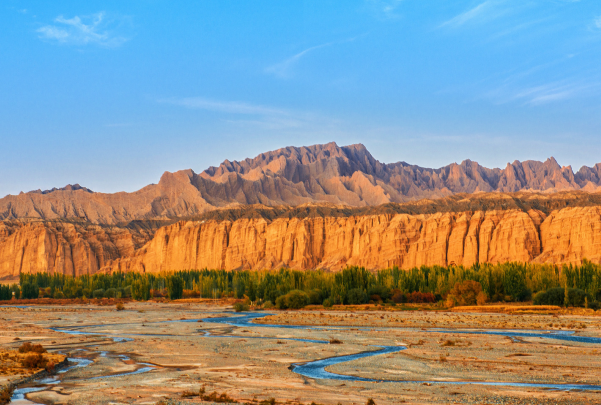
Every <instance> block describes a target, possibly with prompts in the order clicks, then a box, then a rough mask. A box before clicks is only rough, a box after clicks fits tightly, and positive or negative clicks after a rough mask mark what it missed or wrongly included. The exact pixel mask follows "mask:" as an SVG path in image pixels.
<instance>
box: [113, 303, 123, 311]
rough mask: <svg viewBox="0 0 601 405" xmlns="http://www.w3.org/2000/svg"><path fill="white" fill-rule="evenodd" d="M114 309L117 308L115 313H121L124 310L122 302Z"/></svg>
mask: <svg viewBox="0 0 601 405" xmlns="http://www.w3.org/2000/svg"><path fill="white" fill-rule="evenodd" d="M115 307H116V308H117V311H123V310H124V309H125V306H124V305H123V303H122V302H118V303H117V305H116V306H115Z"/></svg>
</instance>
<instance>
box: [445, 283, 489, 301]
mask: <svg viewBox="0 0 601 405" xmlns="http://www.w3.org/2000/svg"><path fill="white" fill-rule="evenodd" d="M481 292H482V286H481V285H480V283H479V282H477V281H473V280H465V281H463V283H455V286H454V287H453V288H452V289H451V291H449V295H447V305H448V306H451V307H452V306H455V305H459V306H465V305H476V304H477V298H478V295H479V294H480V293H481Z"/></svg>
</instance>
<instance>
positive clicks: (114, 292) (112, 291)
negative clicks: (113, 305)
mask: <svg viewBox="0 0 601 405" xmlns="http://www.w3.org/2000/svg"><path fill="white" fill-rule="evenodd" d="M116 296H117V290H116V289H114V288H109V289H107V290H106V291H105V292H104V297H105V298H115V297H116Z"/></svg>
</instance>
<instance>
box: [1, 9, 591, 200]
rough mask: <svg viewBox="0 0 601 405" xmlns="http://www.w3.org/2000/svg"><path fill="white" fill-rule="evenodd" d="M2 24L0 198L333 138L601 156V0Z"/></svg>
mask: <svg viewBox="0 0 601 405" xmlns="http://www.w3.org/2000/svg"><path fill="white" fill-rule="evenodd" d="M0 25H1V26H2V29H1V30H0V51H1V52H2V57H1V58H0V195H6V194H9V193H10V194H17V193H18V192H20V191H29V190H34V189H38V188H41V189H48V188H52V187H61V186H64V185H65V184H68V183H80V184H82V185H84V186H87V187H89V188H91V189H93V190H95V191H104V192H115V191H133V190H136V189H138V188H140V187H142V186H144V185H146V184H149V183H156V182H158V179H159V178H160V175H161V174H162V173H163V172H164V171H165V170H169V171H175V170H180V169H187V168H192V169H194V170H195V171H197V172H199V171H202V170H204V169H205V168H207V167H208V166H210V165H217V164H219V163H220V162H221V161H223V160H225V159H230V160H233V159H238V160H239V159H243V158H246V157H253V156H255V155H257V154H259V153H261V152H264V151H267V150H272V149H276V148H279V147H283V146H288V145H295V146H302V145H310V144H315V143H325V142H329V141H336V142H337V143H338V144H339V145H346V144H351V143H363V144H365V145H366V146H367V148H368V149H369V150H370V151H371V152H372V154H373V155H374V156H375V157H376V158H377V159H378V160H380V161H382V162H387V163H388V162H396V161H401V160H402V161H406V162H409V163H413V164H418V165H421V166H426V167H440V166H443V165H446V164H449V163H452V162H461V161H462V160H464V159H467V158H469V159H472V160H476V161H478V162H480V163H481V164H483V165H486V166H488V167H504V166H505V164H506V163H507V162H510V161H513V160H516V159H517V160H527V159H537V160H544V159H546V158H547V157H549V156H555V157H556V159H557V160H558V162H559V163H560V164H561V165H572V166H573V167H574V169H576V170H577V169H578V168H579V167H580V166H582V165H589V166H590V165H593V164H594V163H597V162H601V136H600V135H601V133H600V132H601V131H600V130H601V69H600V66H601V2H600V1H598V0H580V1H577V0H573V1H570V0H538V1H536V0H533V1H529V0H487V1H482V0H479V1H472V0H457V1H453V0H429V1H423V0H355V1H351V0H348V1H327V0H313V1H301V0H299V1H276V0H274V1H268V0H262V1H255V0H252V1H250V0H249V1H243V0H237V1H229V0H214V1H180V2H174V1H166V0H130V1H122V0H121V1H110V0H109V1H102V2H98V1H93V0H90V1H86V2H82V1H52V2H49V1H39V0H38V1H27V0H3V1H2V2H1V3H0Z"/></svg>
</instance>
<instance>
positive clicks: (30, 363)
mask: <svg viewBox="0 0 601 405" xmlns="http://www.w3.org/2000/svg"><path fill="white" fill-rule="evenodd" d="M21 364H22V365H23V367H26V368H45V367H46V365H47V364H48V360H47V359H46V358H45V357H44V356H42V355H41V354H40V353H32V354H29V355H27V356H26V357H25V358H24V359H23V360H21Z"/></svg>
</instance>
